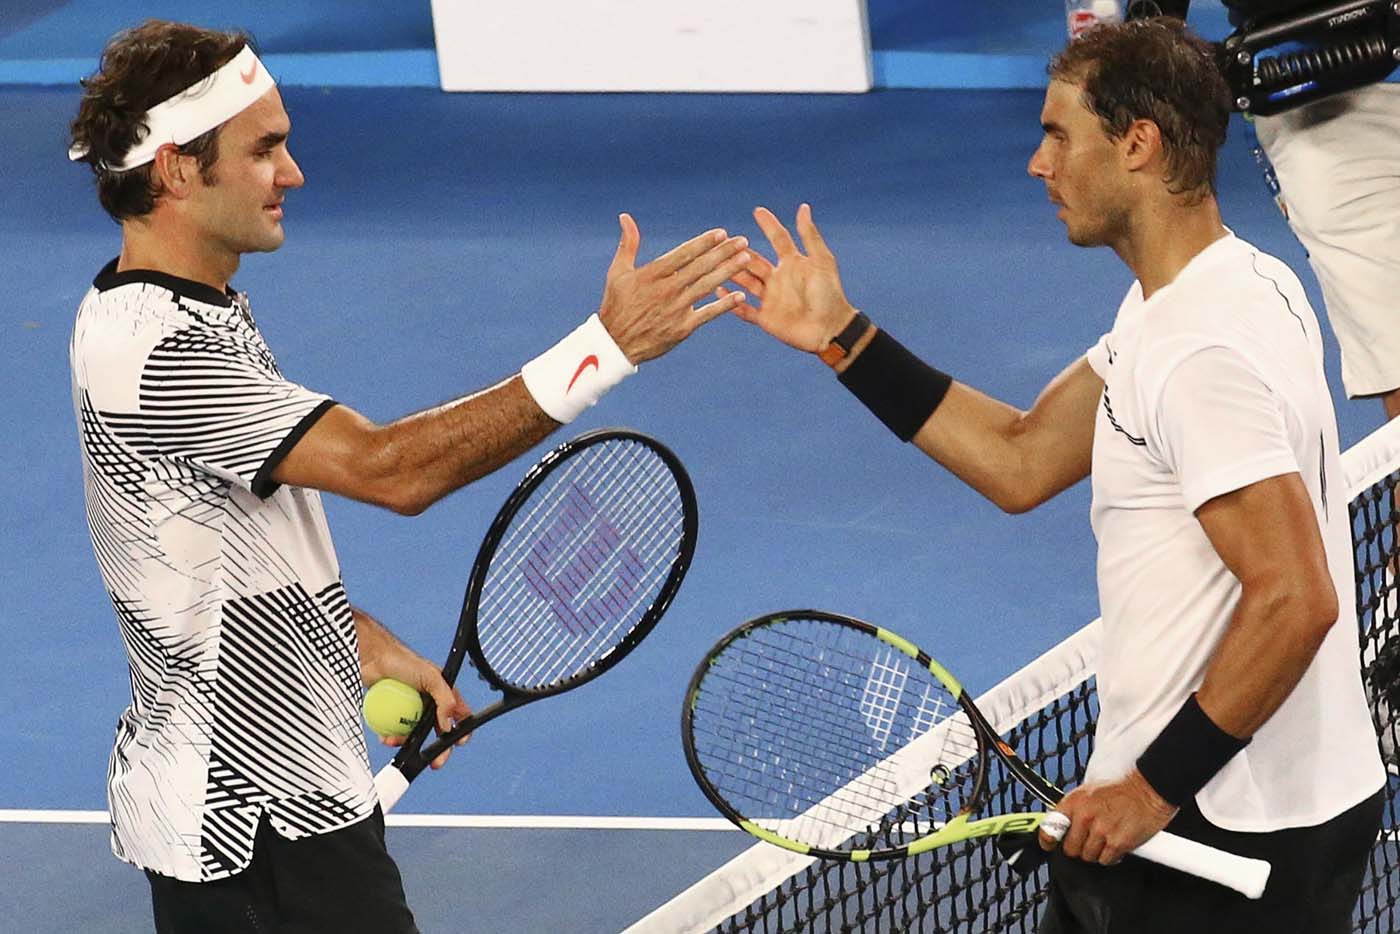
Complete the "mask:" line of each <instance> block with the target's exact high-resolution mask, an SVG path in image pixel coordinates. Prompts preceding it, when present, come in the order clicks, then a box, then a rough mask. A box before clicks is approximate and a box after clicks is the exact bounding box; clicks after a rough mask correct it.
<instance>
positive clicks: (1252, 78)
mask: <svg viewBox="0 0 1400 934" xmlns="http://www.w3.org/2000/svg"><path fill="white" fill-rule="evenodd" d="M1290 7H1291V8H1290V9H1288V10H1287V11H1286V12H1282V13H1279V12H1269V13H1265V14H1263V15H1260V16H1255V17H1251V18H1249V19H1246V20H1245V21H1244V22H1243V23H1242V24H1241V25H1240V27H1239V28H1238V29H1236V30H1235V31H1234V32H1233V33H1231V34H1230V35H1229V36H1228V37H1227V38H1226V39H1225V41H1224V43H1223V44H1222V45H1221V46H1220V50H1221V57H1222V60H1221V67H1222V70H1223V71H1224V73H1225V78H1226V80H1227V81H1228V82H1229V85H1230V92H1231V94H1232V95H1233V97H1234V103H1235V109H1236V110H1239V111H1242V112H1245V113H1250V114H1256V115H1260V116H1271V115H1273V114H1278V113H1283V112H1284V111H1286V110H1291V109H1293V108H1294V107H1299V106H1302V105H1303V104H1306V103H1310V102H1311V101H1315V100H1319V99H1321V98H1323V97H1327V96H1329V95H1332V94H1337V93H1339V92H1341V91H1349V90H1351V89H1352V88H1357V87H1361V86H1362V85H1366V84H1373V83H1375V82H1377V81H1384V80H1385V79H1386V78H1387V77H1388V76H1389V75H1390V73H1391V72H1392V71H1394V70H1395V67H1396V65H1397V64H1400V0H1342V2H1336V3H1329V4H1326V5H1323V6H1316V5H1310V6H1309V8H1307V9H1300V8H1298V7H1296V6H1292V5H1291V4H1290Z"/></svg>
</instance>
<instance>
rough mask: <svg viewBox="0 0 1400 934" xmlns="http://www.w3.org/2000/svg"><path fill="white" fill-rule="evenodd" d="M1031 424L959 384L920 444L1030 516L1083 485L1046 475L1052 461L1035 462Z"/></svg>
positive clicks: (922, 432)
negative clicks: (1033, 510)
mask: <svg viewBox="0 0 1400 934" xmlns="http://www.w3.org/2000/svg"><path fill="white" fill-rule="evenodd" d="M1028 422H1029V418H1028V413H1026V412H1023V411H1021V410H1020V409H1017V408H1015V407H1014V406H1011V405H1008V404H1006V403H1005V402H1001V401H1000V400H997V399H993V398H992V397H990V396H987V395H985V394H983V393H981V392H978V391H977V390H976V389H973V388H972V387H970V386H966V385H964V384H962V383H956V382H955V383H954V384H953V385H952V386H951V387H950V388H949V390H948V395H947V397H946V398H945V399H944V400H943V404H942V405H940V406H939V407H938V411H937V412H935V413H934V414H933V416H932V417H930V418H929V420H928V421H926V422H925V423H924V426H923V428H921V429H919V433H918V434H917V435H915V436H914V444H915V445H917V446H918V448H919V450H921V451H923V452H924V453H925V454H927V455H928V456H929V457H931V458H933V459H934V460H935V461H937V462H938V463H940V464H942V465H943V466H944V467H946V468H947V469H948V470H949V471H951V472H952V473H953V475H954V476H956V477H957V478H958V479H959V480H962V481H963V482H964V483H966V484H967V485H968V486H970V487H972V488H973V489H974V490H976V491H977V492H978V493H981V494H982V495H983V496H985V497H986V498H987V499H989V500H991V501H992V502H993V503H995V504H996V505H997V506H998V507H1000V508H1001V509H1004V510H1005V511H1007V512H1012V513H1019V512H1025V511H1026V510H1028V509H1031V508H1032V507H1034V506H1037V505H1039V504H1040V503H1042V502H1044V501H1045V500H1047V499H1049V498H1050V497H1051V496H1054V495H1055V494H1056V493H1058V492H1060V491H1061V490H1063V489H1064V488H1065V487H1066V486H1069V485H1070V484H1072V483H1073V482H1074V481H1075V480H1077V479H1079V476H1075V477H1073V478H1072V479H1071V478H1068V477H1067V478H1065V479H1066V480H1068V482H1063V483H1062V482H1056V481H1055V480H1054V479H1053V478H1052V477H1051V476H1049V475H1044V474H1043V473H1042V470H1041V468H1044V467H1046V466H1048V465H1049V463H1050V462H1051V461H1050V460H1049V459H1048V458H1038V457H1036V456H1035V444H1036V437H1035V435H1034V433H1033V432H1031V431H1029V430H1028V427H1029V426H1028ZM1087 472H1088V471H1087V467H1086V469H1085V471H1084V474H1087ZM1082 475H1083V474H1081V475H1080V476H1082Z"/></svg>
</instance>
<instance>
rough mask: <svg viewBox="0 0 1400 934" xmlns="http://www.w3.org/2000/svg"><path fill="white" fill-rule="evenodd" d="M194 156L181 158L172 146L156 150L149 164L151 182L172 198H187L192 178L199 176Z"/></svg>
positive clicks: (191, 185)
mask: <svg viewBox="0 0 1400 934" xmlns="http://www.w3.org/2000/svg"><path fill="white" fill-rule="evenodd" d="M196 161H197V160H196V159H195V157H194V156H182V155H180V152H179V150H177V149H176V148H175V146H174V145H173V144H171V145H168V146H162V147H160V148H159V149H157V150H156V157H155V159H154V160H152V162H151V181H153V182H157V183H158V184H159V186H160V190H161V191H162V192H163V193H164V194H167V195H169V196H170V197H172V198H185V197H188V196H189V193H190V189H191V188H192V187H193V184H194V177H195V176H196V175H198V174H199V168H198V166H197V165H196Z"/></svg>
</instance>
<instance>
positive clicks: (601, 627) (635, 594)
mask: <svg viewBox="0 0 1400 934" xmlns="http://www.w3.org/2000/svg"><path fill="white" fill-rule="evenodd" d="M527 505H528V508H526V509H523V510H522V511H521V512H520V513H519V514H518V515H517V516H516V517H515V518H514V519H513V520H512V523H511V527H510V529H509V530H508V532H507V534H506V535H505V537H504V538H503V540H502V542H501V544H500V545H499V546H498V548H497V551H496V555H495V556H494V557H493V558H492V561H491V566H490V569H489V571H488V575H489V578H490V579H489V581H488V583H487V585H486V586H484V587H483V588H482V593H483V598H482V606H481V608H480V613H479V632H480V638H481V647H482V652H483V654H484V655H485V656H486V659H487V661H488V662H489V664H490V665H491V667H492V669H493V670H494V671H495V672H496V674H497V675H499V676H500V677H501V678H502V679H504V680H505V681H507V682H509V683H512V684H515V685H517V686H520V687H524V688H537V687H543V686H548V685H551V684H556V683H558V682H560V681H562V680H565V679H567V678H569V677H570V676H573V675H576V674H579V673H581V672H583V671H584V670H586V669H587V668H589V667H590V666H592V665H595V664H597V663H598V662H599V661H601V660H602V659H604V658H606V657H607V656H608V654H610V653H611V652H612V651H613V650H615V649H616V648H617V646H618V645H619V644H620V643H621V642H622V641H623V640H624V639H625V638H626V636H627V635H628V634H629V633H630V632H631V631H632V630H633V629H634V628H635V627H636V626H637V625H638V624H639V623H640V622H641V620H642V619H643V618H644V616H645V611H646V609H647V608H648V607H649V606H650V605H651V604H652V602H653V601H654V600H655V598H656V596H657V595H658V593H659V592H660V590H661V588H662V586H663V585H664V583H665V581H666V579H667V577H668V576H669V574H670V571H671V568H672V567H673V565H674V562H675V560H676V558H677V556H678V555H679V552H680V548H681V542H682V539H683V536H684V504H683V499H682V497H681V494H680V490H679V488H678V486H677V481H676V478H675V476H674V475H673V473H672V471H671V469H670V467H669V466H668V465H667V464H666V462H665V461H663V460H662V459H661V458H660V457H659V456H658V455H657V454H656V453H654V452H653V451H652V450H651V448H649V447H647V446H645V445H641V444H637V443H634V442H625V441H617V442H604V443H601V444H597V445H594V446H592V447H590V448H588V449H586V450H585V451H584V452H583V453H581V454H579V455H576V456H575V457H574V458H573V459H572V460H571V461H570V462H569V463H566V464H565V465H563V467H562V468H561V469H560V470H559V471H558V476H557V477H551V478H550V479H549V481H548V482H547V483H546V484H545V485H544V486H542V487H541V488H539V489H537V490H536V491H535V492H534V493H533V494H532V496H531V501H530V503H528V504H527Z"/></svg>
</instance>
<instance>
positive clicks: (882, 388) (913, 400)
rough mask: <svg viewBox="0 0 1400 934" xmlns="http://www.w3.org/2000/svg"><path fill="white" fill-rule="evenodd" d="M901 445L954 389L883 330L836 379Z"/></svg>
mask: <svg viewBox="0 0 1400 934" xmlns="http://www.w3.org/2000/svg"><path fill="white" fill-rule="evenodd" d="M837 379H839V380H840V381H841V385H842V386H845V387H846V388H847V389H849V390H850V391H851V392H852V393H853V394H854V395H855V397H856V398H857V399H859V400H860V401H861V402H863V403H864V404H865V407H866V408H867V409H869V410H870V411H871V412H873V413H874V414H875V417H876V418H878V419H879V420H880V421H882V422H884V424H885V427H886V428H888V429H889V430H890V431H892V432H894V433H895V435H897V436H898V437H899V440H901V441H909V440H910V439H912V438H913V437H914V435H916V434H917V433H918V431H919V429H920V428H922V427H923V424H924V422H926V421H928V417H929V416H930V415H932V414H933V412H934V410H935V409H937V408H938V406H939V404H940V403H941V402H942V401H943V397H944V396H946V395H947V394H948V387H949V386H951V385H953V378H952V377H951V376H949V375H948V374H947V373H944V372H943V371H941V370H935V369H934V368H933V367H931V366H929V365H928V364H927V363H925V362H924V361H922V360H920V359H919V358H918V357H916V356H914V354H913V353H911V352H910V351H908V350H907V349H905V347H904V345H903V344H901V343H900V342H899V341H897V340H895V339H894V338H893V337H890V336H889V334H887V333H885V331H883V330H879V331H876V332H875V336H874V337H873V338H871V340H870V343H869V344H867V345H866V347H865V349H864V350H863V351H861V353H860V356H858V357H856V358H855V359H854V360H852V361H851V365H850V366H849V367H847V368H846V371H845V372H844V373H842V374H841V375H840V376H838V377H837Z"/></svg>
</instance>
